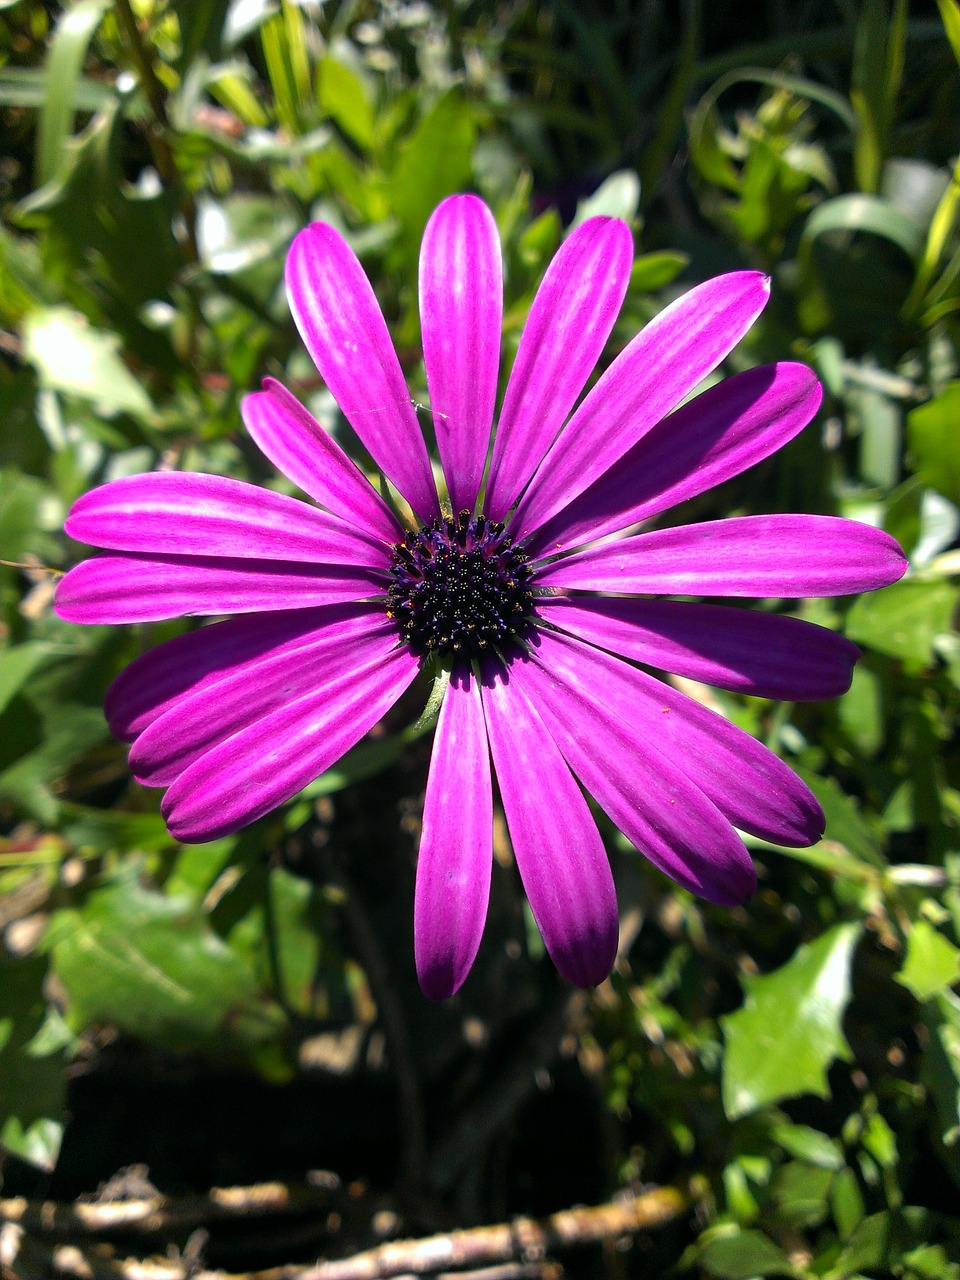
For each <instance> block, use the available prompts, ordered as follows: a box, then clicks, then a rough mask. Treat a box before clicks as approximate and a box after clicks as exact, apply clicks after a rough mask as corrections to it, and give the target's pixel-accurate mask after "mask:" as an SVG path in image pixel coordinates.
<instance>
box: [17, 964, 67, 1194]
mask: <svg viewBox="0 0 960 1280" xmlns="http://www.w3.org/2000/svg"><path fill="white" fill-rule="evenodd" d="M46 972H47V964H46V961H45V960H42V959H39V958H37V957H29V958H27V959H23V960H16V961H14V960H3V959H0V1147H3V1148H5V1149H6V1150H7V1151H12V1152H13V1154H14V1155H17V1156H19V1157H20V1158H21V1160H26V1161H28V1162H29V1163H30V1164H35V1165H39V1166H40V1168H42V1169H46V1170H50V1169H52V1168H53V1166H54V1164H55V1163H56V1159H57V1155H58V1154H59V1151H60V1138H61V1136H62V1133H63V1105H64V1095H65V1093H66V1076H65V1074H64V1068H65V1066H66V1054H65V1048H66V1040H68V1039H69V1037H66V1038H64V1037H57V1036H50V1035H47V1036H44V1035H43V1032H44V1026H45V1023H46V1020H47V1018H48V1007H47V1001H46V1000H45V998H44V995H43V981H44V978H45V976H46ZM44 1039H45V1040H46V1043H44Z"/></svg>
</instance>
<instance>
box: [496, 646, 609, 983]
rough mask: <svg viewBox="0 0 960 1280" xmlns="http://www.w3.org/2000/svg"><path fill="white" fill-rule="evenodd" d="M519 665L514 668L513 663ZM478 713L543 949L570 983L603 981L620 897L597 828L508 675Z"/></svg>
mask: <svg viewBox="0 0 960 1280" xmlns="http://www.w3.org/2000/svg"><path fill="white" fill-rule="evenodd" d="M515 665H516V664H514V666H515ZM483 708H484V712H485V714H486V720H487V736H488V738H489V740H490V750H491V751H492V753H493V762H494V767H495V769H496V773H497V781H498V782H499V784H500V795H501V798H502V800H503V808H504V812H505V814H506V818H507V827H508V828H509V831H510V840H511V842H512V844H513V852H514V855H515V857H516V860H517V867H518V869H519V871H520V878H521V879H522V880H523V887H524V890H525V891H526V895H527V898H528V899H529V902H530V909H531V910H532V912H533V917H534V919H535V920H536V922H537V927H538V928H539V930H540V933H541V935H542V936H543V941H544V945H545V946H546V948H547V951H548V952H549V953H550V956H551V958H552V960H553V962H554V964H555V965H556V966H557V968H558V969H559V970H560V972H561V973H562V974H563V976H564V977H565V978H566V979H567V980H568V982H572V983H574V985H575V986H578V987H589V986H594V985H595V984H596V983H598V982H602V981H603V979H604V978H606V976H607V975H608V974H609V972H610V970H611V968H612V967H613V961H614V959H615V957H616V953H617V935H618V922H617V898H616V891H615V889H614V886H613V875H612V873H611V871H610V863H609V861H608V859H607V855H606V852H605V850H604V848H603V843H602V841H601V839H600V835H599V832H598V831H597V827H596V823H595V822H594V820H593V817H592V816H591V814H590V810H589V808H588V807H587V803H586V801H585V800H584V798H583V795H582V793H581V791H580V788H579V787H578V786H577V784H576V782H575V781H574V779H573V777H572V775H571V773H570V770H569V769H568V768H567V766H566V764H565V763H564V760H563V757H562V756H561V754H560V752H559V750H558V748H557V744H556V743H555V742H554V740H553V738H552V737H551V736H550V734H549V733H548V732H547V730H546V729H545V728H544V725H543V722H542V721H541V719H540V717H539V716H538V715H537V713H536V712H535V711H534V709H533V707H532V706H531V705H530V703H529V702H528V701H527V699H526V698H525V697H524V695H523V693H522V692H521V691H520V689H519V688H517V687H515V684H514V681H513V668H511V670H510V672H509V673H505V672H502V671H498V672H497V673H496V674H489V675H488V676H487V677H485V681H484V687H483Z"/></svg>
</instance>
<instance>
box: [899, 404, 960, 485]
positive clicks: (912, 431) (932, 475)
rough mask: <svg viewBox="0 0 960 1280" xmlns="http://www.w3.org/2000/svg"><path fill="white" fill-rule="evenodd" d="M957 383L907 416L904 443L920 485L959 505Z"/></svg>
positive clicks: (959, 418)
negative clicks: (906, 445) (928, 487)
mask: <svg viewBox="0 0 960 1280" xmlns="http://www.w3.org/2000/svg"><path fill="white" fill-rule="evenodd" d="M958 422H960V381H955V382H948V383H947V385H946V386H945V387H944V389H943V390H942V391H941V392H940V394H939V395H937V396H935V397H934V399H932V400H929V401H928V402H927V403H926V404H922V405H919V406H918V407H917V408H916V409H913V410H911V412H910V413H909V414H908V415H907V441H908V443H909V446H910V453H911V454H912V456H913V466H914V470H915V471H916V473H917V475H918V476H919V477H920V479H921V480H922V481H923V483H924V484H927V485H929V486H930V487H931V488H932V489H936V490H937V491H938V492H939V493H942V494H943V496H944V497H945V498H949V499H950V501H951V502H954V503H960V449H958V448H957V424H958Z"/></svg>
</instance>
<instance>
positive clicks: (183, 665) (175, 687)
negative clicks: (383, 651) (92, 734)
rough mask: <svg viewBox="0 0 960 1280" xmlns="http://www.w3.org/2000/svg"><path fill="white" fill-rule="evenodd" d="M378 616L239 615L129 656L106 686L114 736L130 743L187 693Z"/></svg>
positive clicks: (362, 610)
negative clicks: (353, 621)
mask: <svg viewBox="0 0 960 1280" xmlns="http://www.w3.org/2000/svg"><path fill="white" fill-rule="evenodd" d="M382 617H383V605H382V604H335V605H325V606H321V607H320V608H315V609H293V610H291V611H290V612H285V611H283V610H277V611H275V612H270V613H263V614H243V615H242V616H241V617H239V618H230V619H229V620H228V621H226V622H215V623H214V624H213V625H212V626H207V627H201V628H200V630H199V631H188V632H187V633H186V634H185V635H182V636H177V637H176V639H174V640H168V641H166V643H165V644H160V645H157V647H156V648H155V649H150V650H148V651H147V652H146V653H143V654H141V655H140V657H139V658H135V659H134V660H133V662H131V663H130V665H129V666H128V667H125V668H124V669H123V671H121V672H120V674H119V675H118V676H117V678H116V679H115V680H114V682H113V683H112V684H111V685H110V687H109V689H108V690H107V694H106V697H105V698H104V703H103V710H104V714H105V715H106V717H107V723H108V724H109V726H110V732H111V733H112V734H113V736H114V737H115V738H120V739H123V740H126V741H128V742H132V741H133V739H134V738H136V737H137V735H138V734H141V733H143V731H144V729H146V728H147V727H148V726H149V725H151V724H152V723H153V721H154V720H156V719H158V718H159V717H160V716H162V715H163V713H164V712H165V711H169V710H170V708H171V707H174V706H176V704H177V703H178V702H180V701H181V700H182V699H184V698H185V697H187V696H188V695H189V694H192V693H196V692H198V691H199V690H201V689H206V688H209V686H210V685H212V684H216V683H217V681H218V680H224V679H226V678H227V677H229V676H233V675H237V674H238V673H240V672H241V671H250V670H251V669H254V668H256V666H257V664H258V663H259V662H261V661H262V660H263V658H264V657H268V656H273V655H274V654H279V653H286V652H289V651H290V650H292V649H298V648H300V647H301V645H304V644H307V643H309V642H310V641H311V640H313V639H315V638H316V637H317V636H318V635H320V634H322V633H325V632H327V631H328V630H332V631H336V630H337V629H339V628H341V627H343V626H345V625H348V624H349V623H350V622H351V620H354V619H356V620H358V621H359V622H366V623H368V624H369V622H370V621H371V620H373V619H375V618H382Z"/></svg>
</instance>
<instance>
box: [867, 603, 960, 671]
mask: <svg viewBox="0 0 960 1280" xmlns="http://www.w3.org/2000/svg"><path fill="white" fill-rule="evenodd" d="M958 600H960V590H958V589H957V588H956V587H954V586H951V585H950V583H948V582H921V581H910V582H897V583H895V584H894V585H893V586H892V587H884V588H883V590H882V591H872V592H870V593H869V594H868V595H863V596H861V597H860V598H859V599H858V600H857V601H856V602H855V603H854V605H853V607H852V608H851V610H850V612H849V613H848V614H847V627H846V631H847V635H848V636H849V637H850V639H851V640H855V641H856V643H857V644H862V645H867V646H868V647H869V648H871V649H876V650H877V651H878V652H879V653H886V654H888V655H889V656H890V657H891V658H899V659H900V660H901V661H903V662H906V663H909V664H911V665H912V666H913V667H914V668H916V669H918V670H920V669H923V668H924V667H929V666H931V665H933V663H934V662H935V661H936V655H935V649H934V642H935V641H936V639H937V636H940V635H946V634H949V633H950V631H951V630H952V628H953V619H954V615H955V614H956V610H957V603H958Z"/></svg>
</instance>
